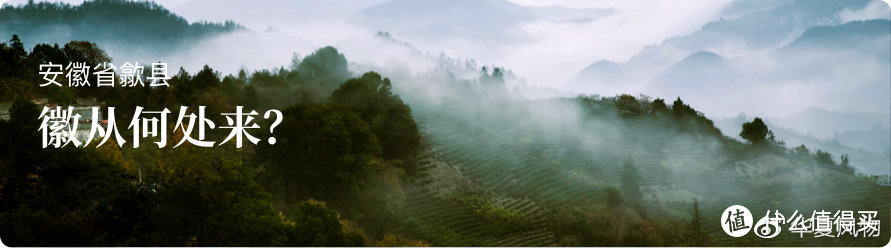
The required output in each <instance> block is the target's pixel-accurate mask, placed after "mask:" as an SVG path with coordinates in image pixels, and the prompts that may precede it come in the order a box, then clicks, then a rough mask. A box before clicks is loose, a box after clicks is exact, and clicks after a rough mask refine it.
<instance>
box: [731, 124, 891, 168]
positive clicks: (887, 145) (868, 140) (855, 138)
mask: <svg viewBox="0 0 891 248" xmlns="http://www.w3.org/2000/svg"><path fill="white" fill-rule="evenodd" d="M805 112H823V113H826V114H834V115H844V116H846V117H852V116H853V115H854V114H840V113H833V112H830V111H825V110H818V109H809V110H808V111H805ZM804 115H807V114H804ZM807 116H809V117H814V116H817V115H807ZM862 116H864V117H865V116H866V115H865V114H864V115H862ZM824 117H825V118H826V120H827V121H828V122H825V125H833V123H832V122H837V121H838V120H843V118H838V117H837V116H824ZM876 117H878V116H876ZM750 118H751V117H747V116H746V115H745V114H740V115H738V116H736V117H731V118H719V119H715V126H717V127H718V128H720V129H721V131H723V133H724V134H725V135H727V136H730V137H738V135H739V132H740V131H741V125H742V124H743V123H745V122H747V121H749V119H750ZM787 119H792V118H778V119H770V118H768V119H765V120H764V121H765V123H766V124H767V125H768V126H769V127H770V129H771V130H772V131H773V132H774V134H775V135H776V136H777V137H778V138H780V139H782V140H783V141H784V142H785V143H786V146H787V147H797V146H799V145H805V146H807V147H808V148H810V149H812V150H816V149H821V150H823V151H831V152H832V153H835V154H848V155H849V156H850V159H851V163H852V164H853V165H854V167H856V168H857V169H858V170H859V171H861V172H864V173H869V174H885V173H888V172H889V171H888V169H889V168H888V165H889V164H891V141H889V140H888V137H891V129H889V128H888V127H887V126H882V125H875V126H872V127H870V128H864V129H857V130H851V131H846V132H842V133H835V134H834V135H831V136H817V135H814V134H807V133H802V132H801V131H798V130H797V129H791V128H787V127H788V123H787ZM812 120H813V119H812ZM849 120H852V122H853V121H857V120H863V119H862V118H851V119H849ZM819 123H821V122H819V121H817V120H814V121H813V122H811V126H815V125H819ZM869 123H872V122H869ZM796 127H797V126H796Z"/></svg>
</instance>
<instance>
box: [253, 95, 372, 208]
mask: <svg viewBox="0 0 891 248" xmlns="http://www.w3.org/2000/svg"><path fill="white" fill-rule="evenodd" d="M282 113H283V115H284V116H285V118H284V120H282V122H281V124H280V125H279V127H277V129H278V130H281V131H277V132H276V136H277V139H278V140H279V141H278V142H277V143H276V144H275V145H262V146H259V147H258V151H257V153H258V155H260V156H259V157H260V158H264V159H263V160H264V161H268V162H269V163H267V168H266V169H267V171H266V173H265V175H264V176H263V178H266V180H264V181H266V182H267V186H268V187H267V188H268V189H269V190H270V191H271V192H272V193H273V194H282V195H283V196H285V197H286V199H296V200H303V199H308V198H315V199H325V200H328V201H330V200H335V199H349V198H352V197H356V196H358V194H359V191H360V189H361V188H362V186H363V185H364V183H365V180H366V178H367V176H366V175H367V171H368V163H369V162H370V161H371V159H372V157H374V156H375V155H378V154H379V153H380V146H379V145H378V141H377V138H376V137H375V136H374V134H372V133H371V131H370V130H369V127H368V124H366V123H365V122H364V121H362V119H360V118H359V117H358V116H357V115H355V114H353V113H352V112H350V111H349V110H348V109H346V108H344V107H341V106H337V105H328V104H319V103H303V104H297V105H294V106H291V107H289V108H287V109H285V110H283V111H282ZM282 154H287V155H286V156H282Z"/></svg>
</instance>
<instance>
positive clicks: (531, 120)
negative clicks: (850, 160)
mask: <svg viewBox="0 0 891 248" xmlns="http://www.w3.org/2000/svg"><path fill="white" fill-rule="evenodd" d="M409 102H412V101H410V100H409ZM416 102H418V103H417V104H411V106H412V115H413V117H414V119H415V121H416V122H417V123H418V125H419V128H420V130H421V133H422V135H423V136H424V146H425V150H424V151H423V153H422V154H423V155H422V158H421V159H420V161H419V164H420V172H419V174H418V175H417V176H416V177H414V179H413V181H412V183H411V185H408V186H407V187H406V188H408V190H407V191H406V204H405V213H406V216H410V217H411V218H416V219H417V220H418V221H419V222H421V223H423V224H424V225H427V226H428V227H432V228H433V229H435V230H436V232H437V233H436V235H434V236H436V237H435V238H434V240H431V243H432V244H433V245H442V246H552V245H560V244H561V241H560V240H561V237H560V236H559V235H558V234H557V233H555V230H552V228H553V227H554V226H553V217H555V216H556V215H557V211H558V210H559V209H561V208H563V207H566V206H572V205H574V204H579V203H581V202H582V201H583V200H585V199H588V200H599V199H601V198H598V197H599V196H601V195H602V192H603V190H604V189H605V187H608V186H618V185H620V184H621V178H622V164H623V163H624V162H625V161H631V162H632V163H633V164H634V165H635V167H637V169H638V174H639V175H640V178H641V181H640V184H641V188H642V191H643V194H644V196H643V198H642V199H643V201H644V202H645V204H648V205H653V206H659V207H658V208H654V209H653V210H652V211H654V213H656V214H667V215H671V216H674V217H677V218H680V219H689V218H691V215H690V210H689V206H691V205H692V201H693V199H694V198H695V199H699V200H700V202H701V204H700V206H703V207H702V209H703V210H702V214H703V216H702V218H703V219H704V221H705V228H706V230H707V233H708V234H709V235H710V236H712V237H713V240H714V241H715V242H716V244H718V245H721V244H724V245H739V244H761V245H789V246H795V245H826V243H820V242H825V241H820V240H813V238H811V239H810V240H802V239H801V238H799V237H798V236H797V235H781V236H779V237H777V238H775V239H770V240H764V239H760V238H757V237H754V235H749V236H752V237H747V238H746V239H734V238H730V237H729V236H727V235H723V234H724V233H723V230H721V229H720V228H721V227H720V225H719V224H717V223H718V222H717V220H719V219H720V215H721V211H722V210H723V209H724V208H726V207H727V206H729V205H733V204H744V205H747V206H751V207H750V208H751V209H752V210H753V211H756V210H757V211H758V212H761V211H763V210H765V209H776V208H781V210H783V211H785V210H786V209H792V210H795V209H793V208H797V210H801V211H810V208H818V207H826V208H832V209H835V208H838V209H844V208H845V207H848V208H851V206H850V205H845V204H839V203H837V201H852V202H855V201H858V200H859V201H860V202H862V200H863V199H865V198H868V197H873V198H875V197H878V198H879V199H880V198H882V197H885V198H886V199H887V197H891V190H888V188H887V187H885V188H879V186H877V185H869V184H863V183H859V184H858V183H856V182H855V183H852V185H855V186H852V187H848V188H845V189H843V190H831V189H828V190H825V191H814V190H813V189H811V190H800V189H796V188H794V187H792V186H791V185H809V184H813V183H814V182H812V181H814V180H816V179H819V178H822V179H820V180H828V181H832V180H834V179H833V178H832V177H833V176H838V177H839V178H843V179H845V180H851V179H852V178H854V177H851V176H850V175H835V174H837V172H835V171H831V170H827V169H819V168H815V169H802V168H800V167H795V166H793V165H791V164H789V162H784V161H786V160H785V159H782V158H778V157H771V156H767V157H762V158H760V159H756V160H752V161H746V162H728V161H729V160H728V158H725V157H721V156H720V154H725V152H724V151H722V150H721V149H723V148H722V145H721V144H720V143H719V141H717V140H716V139H714V138H709V137H697V136H692V135H688V134H685V133H683V132H677V131H674V130H669V129H666V128H664V127H660V126H654V125H653V124H652V123H648V122H647V120H636V119H634V118H616V117H615V116H610V115H609V114H602V116H598V117H597V118H593V119H592V120H585V119H583V118H580V119H579V120H574V121H577V122H580V123H581V124H580V125H574V126H563V125H562V123H561V121H559V120H553V121H552V120H540V119H535V118H536V116H546V114H541V113H535V111H536V109H535V107H528V106H527V107H526V108H525V109H526V111H525V112H522V111H517V112H514V113H489V112H485V111H484V110H481V111H477V110H476V109H475V108H474V107H473V105H472V104H479V103H467V102H463V103H462V102H452V103H447V104H444V105H432V104H430V105H425V102H429V101H416ZM518 109H523V108H518ZM495 116H497V117H495ZM764 165H768V166H764ZM790 179H791V180H790ZM452 192H475V194H479V195H481V196H482V197H483V198H485V199H490V201H491V202H492V204H491V206H493V207H494V208H500V209H505V211H513V212H516V213H521V214H522V215H523V216H527V217H528V221H527V222H528V223H527V224H526V225H523V226H522V227H516V226H505V225H503V224H498V223H497V222H496V221H492V219H491V218H490V219H487V217H486V216H485V215H482V214H480V210H479V209H477V208H474V207H472V206H468V205H462V204H459V203H456V202H455V201H449V200H448V199H447V197H445V196H446V195H448V194H450V193H452ZM814 192H820V193H814ZM877 192H878V194H877ZM740 201H742V202H740ZM871 202H877V203H878V204H873V205H871V206H857V207H858V208H860V209H871V210H880V216H888V215H889V214H891V213H889V211H888V210H889V208H891V206H889V202H888V201H881V200H875V201H871ZM788 214H791V211H790V212H789V213H788ZM756 215H757V214H756ZM762 215H763V213H762ZM758 218H760V217H758ZM888 224H891V221H888V222H883V224H882V225H883V227H882V230H883V235H886V236H887V235H888V234H887V233H888V232H887V230H888V229H889V227H888V226H889V225H888ZM787 234H788V233H787ZM857 242H863V241H862V240H860V241H855V242H854V243H844V244H872V243H869V242H868V241H867V242H866V243H857Z"/></svg>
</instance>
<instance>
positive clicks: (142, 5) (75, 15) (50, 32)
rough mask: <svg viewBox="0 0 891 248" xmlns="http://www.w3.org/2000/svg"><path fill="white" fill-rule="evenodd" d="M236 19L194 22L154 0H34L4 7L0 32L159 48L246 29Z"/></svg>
mask: <svg viewBox="0 0 891 248" xmlns="http://www.w3.org/2000/svg"><path fill="white" fill-rule="evenodd" d="M242 29H244V27H242V26H241V25H238V24H236V23H234V22H231V21H227V22H225V23H208V22H196V23H189V22H187V21H186V20H185V19H183V18H182V17H180V16H177V15H176V14H174V13H171V12H170V11H169V10H167V9H165V8H164V7H162V6H160V5H158V4H156V3H154V2H150V1H128V0H95V1H85V2H84V3H83V4H80V5H76V6H72V5H69V4H64V3H51V2H39V3H34V2H29V3H28V4H24V5H20V6H9V5H5V6H3V9H2V10H0V34H2V35H3V36H4V37H9V36H11V35H12V34H18V35H20V36H21V37H23V40H22V41H23V42H24V43H25V44H28V45H29V46H31V45H35V44H37V43H49V44H52V43H65V42H68V41H70V40H89V41H92V42H96V43H98V44H100V45H103V46H108V44H121V45H122V46H125V45H126V46H130V48H131V49H146V50H153V51H157V52H163V51H168V50H170V49H171V48H173V47H177V46H179V45H182V44H185V43H187V42H190V41H195V40H196V39H200V38H204V37H208V36H210V35H214V34H220V33H225V32H230V31H234V30H242Z"/></svg>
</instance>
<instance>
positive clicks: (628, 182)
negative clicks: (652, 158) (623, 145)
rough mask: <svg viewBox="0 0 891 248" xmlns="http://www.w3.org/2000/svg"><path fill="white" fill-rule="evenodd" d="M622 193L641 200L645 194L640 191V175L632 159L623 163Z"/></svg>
mask: <svg viewBox="0 0 891 248" xmlns="http://www.w3.org/2000/svg"><path fill="white" fill-rule="evenodd" d="M622 191H624V192H625V194H627V195H628V196H629V197H631V198H632V199H639V198H640V197H641V196H642V194H643V193H641V191H640V175H639V174H638V172H637V167H635V166H634V162H633V161H632V160H631V158H630V157H629V158H628V159H625V162H624V163H622Z"/></svg>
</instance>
